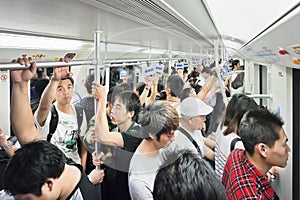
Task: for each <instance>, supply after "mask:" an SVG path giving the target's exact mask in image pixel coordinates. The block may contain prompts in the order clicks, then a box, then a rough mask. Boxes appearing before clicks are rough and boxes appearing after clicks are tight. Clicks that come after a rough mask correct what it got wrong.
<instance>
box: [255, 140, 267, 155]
mask: <svg viewBox="0 0 300 200" xmlns="http://www.w3.org/2000/svg"><path fill="white" fill-rule="evenodd" d="M256 148H257V150H258V152H259V154H260V155H261V156H262V157H264V158H266V157H267V155H268V146H267V145H266V144H264V143H258V144H257V145H256Z"/></svg>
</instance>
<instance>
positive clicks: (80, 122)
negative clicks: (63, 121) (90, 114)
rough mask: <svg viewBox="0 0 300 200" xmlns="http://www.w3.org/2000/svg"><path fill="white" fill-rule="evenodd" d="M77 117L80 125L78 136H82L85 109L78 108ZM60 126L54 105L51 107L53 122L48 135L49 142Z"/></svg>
mask: <svg viewBox="0 0 300 200" xmlns="http://www.w3.org/2000/svg"><path fill="white" fill-rule="evenodd" d="M75 110H76V115H77V123H78V135H79V134H80V131H81V130H80V127H81V125H82V120H83V108H82V107H81V106H76V105H75ZM57 124H58V113H57V110H56V108H55V106H54V105H52V107H51V120H50V128H49V134H48V135H47V141H48V142H50V140H51V138H52V136H53V133H54V132H55V130H56V128H57Z"/></svg>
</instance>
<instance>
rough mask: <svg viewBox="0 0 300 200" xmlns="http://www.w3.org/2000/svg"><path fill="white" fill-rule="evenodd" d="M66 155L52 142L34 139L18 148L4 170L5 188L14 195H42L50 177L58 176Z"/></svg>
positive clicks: (61, 170) (63, 166)
mask: <svg viewBox="0 0 300 200" xmlns="http://www.w3.org/2000/svg"><path fill="white" fill-rule="evenodd" d="M65 162H66V157H65V155H64V153H63V152H62V151H61V150H59V148H58V147H56V146H55V145H53V144H51V143H50V142H47V141H44V140H41V141H34V142H31V143H28V144H25V145H24V146H22V148H20V149H18V150H17V151H16V152H15V154H14V156H13V157H12V158H11V159H10V161H9V163H8V164H7V166H6V169H5V171H4V177H3V180H4V189H5V191H7V192H8V193H10V194H12V195H16V194H27V193H32V194H34V195H36V196H41V193H42V191H41V188H42V186H43V184H44V183H45V182H46V181H47V179H48V178H54V179H55V178H58V177H60V176H61V174H62V172H63V171H64V168H65Z"/></svg>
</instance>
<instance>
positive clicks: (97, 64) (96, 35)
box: [94, 31, 102, 169]
mask: <svg viewBox="0 0 300 200" xmlns="http://www.w3.org/2000/svg"><path fill="white" fill-rule="evenodd" d="M101 33H102V32H101V31H95V32H94V43H95V54H94V62H95V63H94V64H95V73H94V80H97V81H99V75H100V74H99V72H100V70H99V68H100V41H101V40H100V38H101ZM94 101H95V104H94V105H95V115H96V113H97V108H98V105H97V101H96V100H94ZM95 123H96V121H95ZM95 153H96V157H97V158H98V155H99V145H98V142H95ZM97 169H100V166H97Z"/></svg>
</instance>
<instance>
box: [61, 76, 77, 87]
mask: <svg viewBox="0 0 300 200" xmlns="http://www.w3.org/2000/svg"><path fill="white" fill-rule="evenodd" d="M61 80H62V81H63V80H70V81H71V83H72V85H73V86H74V79H73V78H72V77H64V78H62V79H61Z"/></svg>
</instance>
